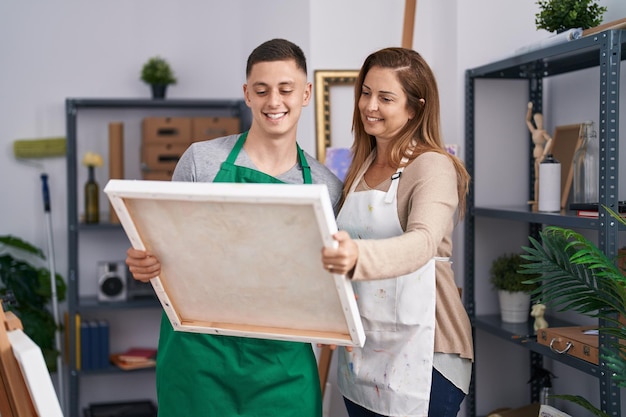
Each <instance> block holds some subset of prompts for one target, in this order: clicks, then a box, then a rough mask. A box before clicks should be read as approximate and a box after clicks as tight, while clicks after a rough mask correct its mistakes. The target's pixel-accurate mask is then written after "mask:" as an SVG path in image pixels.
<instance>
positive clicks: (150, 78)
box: [141, 56, 176, 85]
mask: <svg viewBox="0 0 626 417" xmlns="http://www.w3.org/2000/svg"><path fill="white" fill-rule="evenodd" d="M141 80H142V81H143V82H145V83H146V84H150V85H169V84H176V77H175V76H174V72H173V71H172V68H171V67H170V64H169V63H168V62H167V61H166V60H165V59H163V58H161V57H160V56H155V57H152V58H150V59H148V62H146V63H145V64H144V65H143V67H142V69H141Z"/></svg>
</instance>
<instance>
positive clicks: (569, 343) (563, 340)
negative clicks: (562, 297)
mask: <svg viewBox="0 0 626 417" xmlns="http://www.w3.org/2000/svg"><path fill="white" fill-rule="evenodd" d="M594 329H597V326H575V327H552V328H550V327H548V328H545V329H540V330H538V331H537V342H539V343H540V344H542V345H545V346H548V347H550V349H551V350H552V351H554V352H557V353H562V354H564V355H570V356H574V357H576V358H579V359H582V360H584V361H587V362H591V363H593V364H596V365H597V364H598V335H597V334H585V331H587V330H594Z"/></svg>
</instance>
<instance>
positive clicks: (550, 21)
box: [535, 0, 607, 32]
mask: <svg viewBox="0 0 626 417" xmlns="http://www.w3.org/2000/svg"><path fill="white" fill-rule="evenodd" d="M536 4H537V5H539V8H540V11H539V13H537V14H536V15H535V25H537V29H545V30H547V31H548V32H563V31H565V30H568V29H572V28H583V29H589V28H592V27H595V26H598V25H599V24H600V23H602V15H603V14H604V12H606V10H607V8H606V6H600V5H598V3H597V0H538V1H537V2H536Z"/></svg>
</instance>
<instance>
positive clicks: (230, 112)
mask: <svg viewBox="0 0 626 417" xmlns="http://www.w3.org/2000/svg"><path fill="white" fill-rule="evenodd" d="M65 109H66V135H67V215H68V217H67V224H68V245H69V247H68V275H67V276H68V294H67V303H68V316H69V317H70V319H69V321H68V323H69V326H68V328H67V329H66V332H68V337H69V339H68V340H69V341H70V342H69V345H68V346H66V349H67V351H68V358H69V364H68V374H69V375H68V376H69V377H68V385H69V398H68V399H69V402H68V407H67V408H68V409H67V410H66V415H67V416H68V417H80V416H82V412H81V410H80V409H79V408H80V377H81V374H85V375H90V376H94V375H97V376H103V377H104V376H106V375H115V374H118V375H119V374H120V373H121V372H122V371H120V370H119V369H117V368H115V367H113V366H111V367H110V368H107V369H97V370H88V371H80V370H78V369H76V366H75V365H76V356H77V351H76V338H77V328H76V321H75V319H74V317H75V316H76V315H77V314H81V313H89V312H91V313H93V312H97V311H102V310H111V309H128V310H133V309H145V308H160V304H159V302H158V300H157V299H156V298H154V299H153V300H133V301H128V302H115V303H99V302H98V301H97V299H96V297H95V296H94V297H81V296H80V295H79V286H80V271H79V238H80V235H81V234H83V233H89V234H91V233H102V232H105V231H110V230H119V231H120V232H121V231H122V227H121V226H120V225H119V224H110V223H107V222H106V221H102V222H101V223H100V224H96V225H93V224H83V223H81V222H80V221H79V212H78V207H79V204H78V191H77V190H78V180H77V169H78V165H79V163H80V162H79V157H78V155H77V140H78V139H77V129H78V126H77V125H78V117H79V114H80V113H81V112H82V111H83V110H90V111H94V110H95V111H100V110H127V109H139V110H142V112H143V111H145V113H146V116H148V115H150V112H151V111H155V110H157V109H165V110H199V111H201V112H202V114H203V115H205V116H212V117H218V116H220V117H224V116H225V117H239V119H240V128H241V131H244V130H246V129H248V128H249V127H250V124H251V114H250V111H249V109H248V107H247V106H246V104H245V102H244V101H243V100H196V99H165V100H152V99H116V98H110V99H91V98H68V99H66V102H65ZM101 217H103V216H101ZM124 372H129V371H124ZM130 372H146V371H145V370H136V371H130ZM112 401H115V399H112Z"/></svg>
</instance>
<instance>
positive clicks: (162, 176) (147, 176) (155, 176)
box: [141, 169, 174, 181]
mask: <svg viewBox="0 0 626 417" xmlns="http://www.w3.org/2000/svg"><path fill="white" fill-rule="evenodd" d="M141 175H142V178H143V179H144V180H148V181H171V180H172V175H174V170H173V169H172V170H167V171H143V172H142V174H141Z"/></svg>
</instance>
